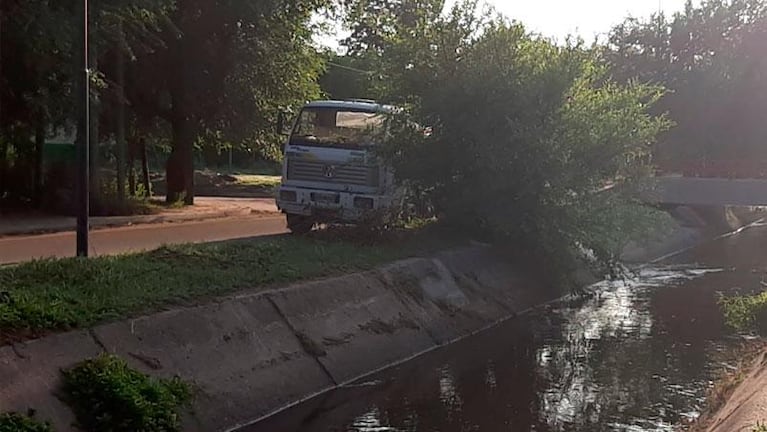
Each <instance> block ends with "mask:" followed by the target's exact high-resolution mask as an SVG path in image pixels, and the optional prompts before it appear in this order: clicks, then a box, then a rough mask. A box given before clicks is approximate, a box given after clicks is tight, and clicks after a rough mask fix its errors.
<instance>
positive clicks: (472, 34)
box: [361, 2, 668, 275]
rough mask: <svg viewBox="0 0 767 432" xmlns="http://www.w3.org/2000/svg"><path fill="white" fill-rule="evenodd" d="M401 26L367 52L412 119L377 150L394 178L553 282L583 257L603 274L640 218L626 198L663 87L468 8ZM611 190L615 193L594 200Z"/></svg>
mask: <svg viewBox="0 0 767 432" xmlns="http://www.w3.org/2000/svg"><path fill="white" fill-rule="evenodd" d="M384 13H385V12H384ZM384 22H397V20H396V19H394V18H391V19H388V20H384ZM407 23H408V24H407V25H402V26H401V27H398V30H397V31H395V32H394V33H392V34H386V35H385V37H384V38H383V40H382V41H381V42H377V44H378V45H379V46H380V47H382V49H381V48H379V47H378V46H375V47H371V48H370V49H372V50H373V51H374V53H375V54H376V55H378V56H379V57H380V59H381V63H382V66H381V69H380V70H381V73H382V74H384V75H385V76H386V82H388V83H391V86H390V87H389V88H388V97H387V99H388V100H391V101H394V102H397V103H399V104H401V105H403V106H406V107H410V108H411V113H412V115H413V118H411V119H408V121H405V122H400V121H399V120H398V119H397V118H396V116H395V119H393V120H392V121H393V122H394V123H393V125H394V126H395V127H393V128H392V130H393V131H395V132H394V133H393V136H392V137H391V138H392V139H390V140H389V144H388V145H387V146H384V149H383V156H384V157H387V158H389V159H390V160H391V162H392V163H393V165H394V167H395V170H396V171H397V176H398V178H399V179H401V180H403V181H405V182H406V183H407V184H409V185H410V187H411V190H413V191H415V192H416V193H417V197H418V199H419V200H427V201H429V202H431V204H432V205H433V206H434V208H435V210H436V212H437V214H439V215H440V217H441V219H442V220H443V221H445V222H448V223H452V224H454V225H455V226H456V227H457V228H458V229H461V230H471V231H475V232H478V233H480V234H484V235H487V236H488V237H489V238H492V239H493V240H495V241H499V242H503V243H508V244H513V245H515V248H522V249H524V250H527V251H530V252H533V253H534V254H535V256H536V257H537V258H538V259H543V260H546V262H547V267H548V268H549V269H551V270H552V272H551V273H552V274H558V275H562V274H565V273H566V272H567V271H568V270H572V269H573V267H572V266H573V264H574V263H575V261H576V260H578V259H579V258H582V257H583V256H584V251H591V252H593V254H592V256H593V257H594V258H596V259H595V261H594V262H595V263H596V264H598V265H604V266H607V267H609V264H611V263H612V262H613V260H614V257H615V254H616V253H617V252H619V250H620V247H621V246H622V244H623V242H625V241H626V240H627V238H628V237H629V236H630V235H631V234H632V233H634V232H635V230H637V229H639V228H640V226H641V225H642V224H641V222H646V221H647V219H645V218H643V217H641V216H642V215H647V214H649V213H651V211H650V210H648V209H646V208H645V207H643V206H642V205H641V203H639V202H638V198H637V193H636V192H637V190H638V189H640V188H642V187H643V185H644V184H645V180H646V178H647V176H648V175H649V173H650V169H649V168H650V166H649V164H648V161H649V154H650V151H651V144H652V143H653V142H654V140H655V137H656V135H657V134H658V133H660V132H661V131H663V130H665V128H666V127H667V126H668V124H667V122H666V120H665V119H664V118H663V116H657V115H652V114H651V113H650V112H649V109H650V108H651V107H652V106H653V104H654V103H655V102H656V101H657V99H658V98H659V97H660V95H661V94H662V89H661V88H659V87H656V86H648V85H641V84H627V85H624V84H621V83H618V82H616V81H615V80H613V79H611V78H610V76H609V74H608V70H607V69H606V67H605V66H604V65H603V60H602V58H601V56H600V53H599V51H598V50H595V49H592V48H590V47H586V46H583V45H582V44H579V43H573V44H565V45H556V44H554V43H553V42H551V41H549V40H547V39H545V38H542V37H539V36H534V35H531V34H529V33H528V32H527V31H526V30H525V28H524V27H523V26H521V25H519V24H515V23H513V22H510V21H509V20H507V19H506V18H503V17H499V16H497V15H495V14H494V13H493V12H492V11H487V10H484V9H481V8H478V7H477V3H475V2H464V3H458V4H457V5H456V6H455V7H453V8H452V9H451V10H449V11H447V13H443V14H438V15H434V14H433V13H432V12H429V10H428V9H425V10H423V13H422V15H419V16H418V17H417V18H416V19H414V20H409V21H407ZM409 23H413V24H412V25H410V24H409ZM361 46H363V48H364V47H366V46H368V45H367V44H364V45H361ZM417 124H421V125H428V126H431V127H432V133H431V134H430V135H429V136H428V137H424V135H423V134H422V133H420V132H419V130H418V128H417V127H415V125H417ZM610 183H619V184H621V187H618V188H614V189H612V190H610V191H603V190H604V188H605V185H607V184H610ZM600 191H603V192H600ZM587 255H588V254H587ZM603 268H604V267H603ZM555 270H556V271H555Z"/></svg>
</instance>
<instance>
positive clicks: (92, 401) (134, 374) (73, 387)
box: [62, 354, 191, 432]
mask: <svg viewBox="0 0 767 432" xmlns="http://www.w3.org/2000/svg"><path fill="white" fill-rule="evenodd" d="M62 374H63V381H64V384H63V393H64V395H65V400H66V402H67V403H68V404H69V405H70V406H71V407H72V409H73V411H74V413H75V415H76V416H77V421H78V423H79V424H80V427H81V428H82V429H84V430H86V431H93V432H138V431H140V432H173V431H178V430H180V419H179V414H178V410H179V409H180V408H181V407H182V406H184V405H185V404H187V403H188V402H189V400H190V398H191V392H190V390H189V387H188V385H187V384H185V383H183V382H182V381H180V380H179V379H177V378H174V379H171V380H164V379H152V378H149V377H148V376H146V375H144V374H142V373H140V372H138V371H136V370H134V369H131V368H130V367H129V366H128V364H127V363H126V362H125V361H124V360H122V359H120V358H118V357H115V356H112V355H106V354H105V355H102V356H99V357H97V358H95V359H92V360H87V361H85V362H83V363H81V364H80V365H78V366H76V367H74V368H72V369H70V370H66V371H63V372H62Z"/></svg>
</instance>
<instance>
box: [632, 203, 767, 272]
mask: <svg viewBox="0 0 767 432" xmlns="http://www.w3.org/2000/svg"><path fill="white" fill-rule="evenodd" d="M665 210H666V212H667V213H668V215H669V216H670V218H669V221H668V223H667V224H666V225H665V226H663V225H662V226H658V227H657V228H656V229H655V230H654V231H653V232H650V233H648V234H647V235H646V236H644V237H643V238H641V239H638V240H636V241H632V242H630V243H629V244H628V245H627V246H626V247H625V248H624V249H623V253H622V254H621V260H622V261H624V262H627V263H632V264H638V263H646V262H649V261H659V260H662V259H663V258H666V257H667V256H668V255H670V254H676V253H679V252H680V251H684V250H687V249H690V248H693V247H695V246H698V245H700V244H701V243H703V242H705V241H707V240H711V239H715V238H717V237H719V236H721V235H726V234H728V233H732V232H735V231H737V230H739V229H741V228H743V227H745V226H748V225H750V224H752V223H754V222H757V221H759V220H761V219H763V218H764V217H765V216H767V213H765V212H764V211H763V210H762V209H759V208H755V207H754V208H752V207H728V206H672V207H668V208H666V209H665Z"/></svg>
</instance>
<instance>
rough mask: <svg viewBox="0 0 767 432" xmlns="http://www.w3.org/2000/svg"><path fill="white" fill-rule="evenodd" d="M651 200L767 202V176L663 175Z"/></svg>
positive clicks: (729, 203) (722, 203)
mask: <svg viewBox="0 0 767 432" xmlns="http://www.w3.org/2000/svg"><path fill="white" fill-rule="evenodd" d="M656 182H657V185H656V188H655V190H654V191H651V192H648V194H647V196H646V197H645V199H646V200H647V201H649V202H655V203H660V204H671V205H693V206H753V207H757V206H767V179H729V178H704V177H681V176H661V177H656Z"/></svg>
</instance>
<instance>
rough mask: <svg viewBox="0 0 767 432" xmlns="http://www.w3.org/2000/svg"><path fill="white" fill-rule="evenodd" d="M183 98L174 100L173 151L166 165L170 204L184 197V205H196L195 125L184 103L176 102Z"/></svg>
mask: <svg viewBox="0 0 767 432" xmlns="http://www.w3.org/2000/svg"><path fill="white" fill-rule="evenodd" d="M179 100H183V97H178V98H174V102H173V110H174V116H173V118H174V120H173V122H171V128H172V134H173V151H171V154H170V157H168V162H167V165H166V176H165V177H166V180H167V185H168V195H167V197H166V200H167V201H168V202H176V201H178V200H179V199H181V198H182V197H183V199H184V204H186V205H193V204H194V140H195V137H196V133H195V128H194V123H193V122H191V121H190V120H189V118H188V117H187V115H186V113H185V106H184V104H183V103H177V102H176V101H179Z"/></svg>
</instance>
